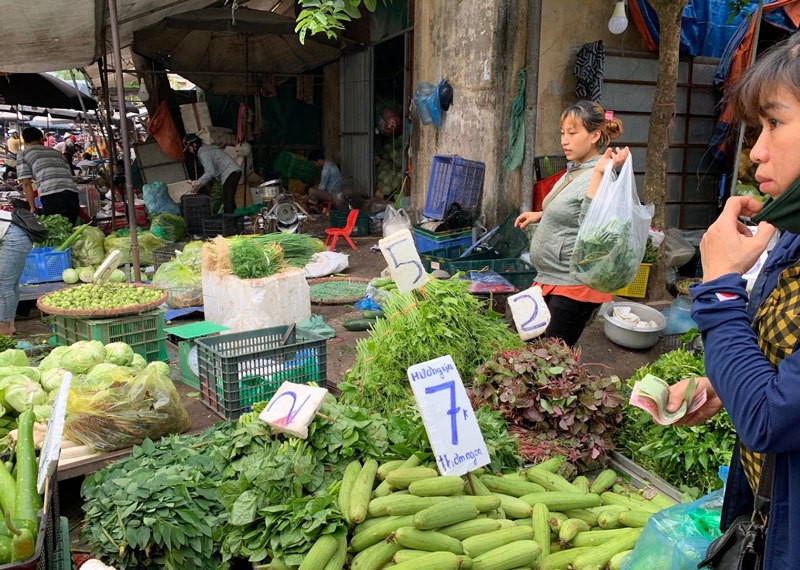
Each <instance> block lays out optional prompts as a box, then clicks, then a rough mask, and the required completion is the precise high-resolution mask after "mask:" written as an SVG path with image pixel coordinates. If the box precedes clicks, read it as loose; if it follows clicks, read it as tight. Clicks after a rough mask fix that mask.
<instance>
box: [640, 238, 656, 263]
mask: <svg viewBox="0 0 800 570" xmlns="http://www.w3.org/2000/svg"><path fill="white" fill-rule="evenodd" d="M656 261H658V248H656V246H654V245H653V238H651V237H650V236H647V242H646V243H645V246H644V256H643V257H642V263H655V262H656Z"/></svg>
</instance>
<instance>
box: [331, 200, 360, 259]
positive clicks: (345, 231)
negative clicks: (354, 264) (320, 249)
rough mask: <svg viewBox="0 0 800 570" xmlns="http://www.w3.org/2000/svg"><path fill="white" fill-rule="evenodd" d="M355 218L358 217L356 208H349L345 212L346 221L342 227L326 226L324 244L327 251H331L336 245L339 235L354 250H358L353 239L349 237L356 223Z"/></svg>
mask: <svg viewBox="0 0 800 570" xmlns="http://www.w3.org/2000/svg"><path fill="white" fill-rule="evenodd" d="M356 218H358V210H350V213H349V214H347V221H346V222H345V224H344V227H343V228H326V229H325V235H326V236H327V237H326V238H325V245H326V246H327V247H328V250H329V251H333V249H334V248H335V247H336V241H337V240H338V239H339V238H340V237H341V238H344V241H346V242H347V245H349V246H350V247H351V248H353V249H354V250H358V248H357V247H356V244H355V243H353V240H351V239H350V233H351V232H352V231H353V228H354V227H355V225H356Z"/></svg>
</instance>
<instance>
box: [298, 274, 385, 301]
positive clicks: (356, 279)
mask: <svg viewBox="0 0 800 570" xmlns="http://www.w3.org/2000/svg"><path fill="white" fill-rule="evenodd" d="M330 281H347V282H349V283H364V285H366V284H367V283H369V282H370V280H369V279H366V278H365V277H321V278H319V279H309V280H308V284H309V286H310V285H318V284H320V283H328V282H330ZM365 289H366V288H365ZM363 297H364V296H363V295H359V296H358V297H341V298H339V299H318V298H316V297H314V292H313V291H312V292H311V302H312V303H314V304H315V305H349V304H350V303H355V302H357V301H360V300H361V299H362V298H363Z"/></svg>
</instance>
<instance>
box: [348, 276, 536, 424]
mask: <svg viewBox="0 0 800 570" xmlns="http://www.w3.org/2000/svg"><path fill="white" fill-rule="evenodd" d="M468 288H469V282H467V281H460V280H457V279H446V280H439V279H434V280H432V281H430V282H428V283H427V284H426V285H425V287H424V290H417V291H413V292H411V293H405V294H400V293H398V292H396V291H395V292H393V293H392V294H390V295H388V296H387V297H386V298H385V299H384V300H383V304H382V307H383V311H384V314H385V315H386V317H385V318H383V319H377V321H376V323H375V324H374V325H373V327H372V330H371V331H370V334H369V337H367V338H365V339H362V340H359V341H358V344H357V345H356V361H355V364H354V365H353V368H352V369H350V370H349V371H348V372H347V373H346V374H345V377H344V382H343V383H341V384H339V386H338V387H339V389H341V390H342V397H343V398H344V400H345V401H347V402H350V403H353V404H356V405H359V406H363V407H365V408H368V409H370V410H373V411H376V412H380V413H386V414H392V413H394V412H395V410H397V409H399V408H401V407H403V406H405V405H409V404H411V403H412V402H413V396H412V394H411V389H410V387H409V385H408V378H407V376H406V369H407V368H408V367H409V366H411V365H413V364H417V363H419V362H424V361H426V360H430V359H432V358H437V357H439V356H442V355H445V354H449V355H450V356H452V357H453V360H454V361H455V364H456V369H457V370H458V372H459V373H460V374H461V377H462V378H465V379H466V378H471V377H472V375H473V372H474V371H475V368H476V367H477V366H478V365H480V364H482V363H483V362H484V361H485V360H486V359H487V358H489V357H490V356H491V355H493V354H495V353H497V352H498V351H503V350H510V349H514V348H518V347H520V346H521V344H522V342H521V341H520V339H519V337H518V336H517V335H516V334H514V333H512V332H511V331H510V330H509V328H508V326H507V325H506V323H505V321H503V320H502V319H501V318H499V317H498V316H496V315H493V314H484V313H485V311H484V306H483V303H482V302H481V301H480V300H478V299H477V298H475V297H473V296H472V295H470V294H469V290H468Z"/></svg>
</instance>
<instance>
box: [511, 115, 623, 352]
mask: <svg viewBox="0 0 800 570" xmlns="http://www.w3.org/2000/svg"><path fill="white" fill-rule="evenodd" d="M621 134H622V122H621V121H620V120H619V119H617V118H614V116H613V113H612V112H610V111H605V110H604V109H603V108H602V107H601V106H600V105H598V104H597V103H594V102H592V101H578V102H577V103H575V104H574V105H571V106H569V107H567V108H566V109H565V110H564V112H563V113H561V148H562V149H563V151H564V154H565V155H566V157H567V160H568V161H570V165H569V168H568V169H567V173H566V174H565V175H564V176H563V177H562V178H561V180H559V181H558V182H557V183H556V185H555V186H554V187H553V189H552V190H551V191H550V193H549V194H548V195H547V196H546V197H545V199H544V202H543V204H542V211H541V212H524V213H522V214H520V216H519V217H518V218H517V219H516V221H515V222H514V225H515V226H516V227H518V228H520V229H523V230H524V229H525V228H526V227H528V226H529V225H530V224H538V226H537V229H536V233H535V234H534V235H533V237H532V238H531V249H530V254H531V263H532V264H533V266H534V267H535V268H536V272H537V275H536V281H535V282H534V284H535V285H539V286H541V288H542V294H543V295H544V298H545V302H546V303H547V308H548V309H549V310H550V315H551V320H550V324H549V326H548V327H547V329H546V330H545V332H544V336H546V337H559V338H561V339H562V340H564V341H565V342H566V343H567V344H569V345H570V346H573V345H574V344H575V343H577V342H578V338H580V336H581V333H582V332H583V329H584V327H585V326H586V323H587V322H589V319H590V318H591V317H592V315H593V314H594V313H595V311H596V310H597V309H598V307H600V305H601V304H602V303H605V302H608V301H611V295H609V294H608V293H604V292H600V291H597V290H594V289H591V288H590V287H588V286H587V285H586V284H584V283H582V282H580V281H579V280H578V279H576V278H575V277H574V276H573V275H572V274H571V273H570V258H571V256H572V250H573V248H574V247H575V241H576V238H577V236H578V229H579V227H580V224H581V221H582V220H583V218H584V216H585V215H586V213H587V211H588V210H589V206H590V205H591V203H592V198H593V197H594V195H595V193H596V192H597V189H598V187H599V186H600V182H601V180H602V179H603V174H604V173H605V168H606V165H608V164H611V165H613V167H614V168H616V167H619V166H621V165H622V164H623V163H624V162H625V159H626V158H627V157H628V149H627V148H625V149H622V150H620V149H619V148H617V149H616V150H612V149H610V148H606V147H608V145H609V143H610V142H611V141H612V140H614V139H617V138H619V136H620V135H621Z"/></svg>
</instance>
